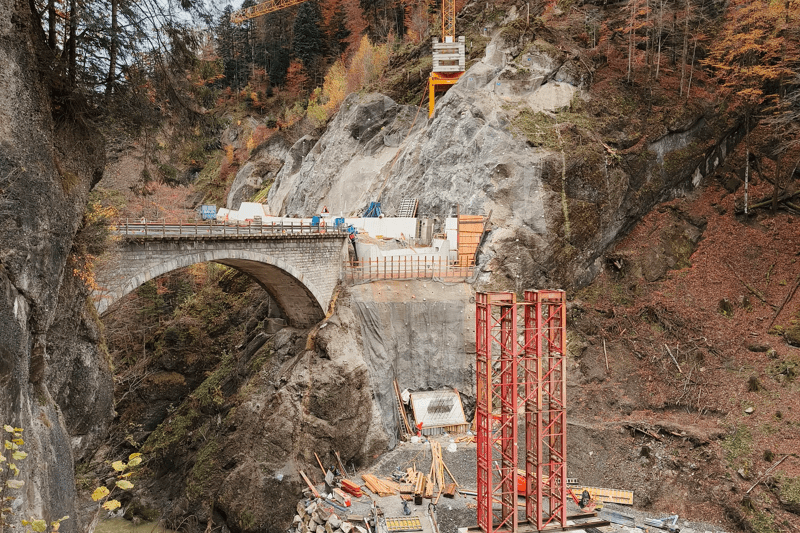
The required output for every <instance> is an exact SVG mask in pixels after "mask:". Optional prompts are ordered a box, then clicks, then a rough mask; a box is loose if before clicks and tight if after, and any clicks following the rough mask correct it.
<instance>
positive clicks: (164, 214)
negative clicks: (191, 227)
mask: <svg viewBox="0 0 800 533" xmlns="http://www.w3.org/2000/svg"><path fill="white" fill-rule="evenodd" d="M143 189H144V190H143V191H142V192H143V194H141V195H138V196H135V197H134V198H132V199H131V200H129V201H128V203H127V205H126V206H125V209H124V211H123V213H122V214H121V216H122V217H125V218H133V219H139V218H141V217H145V218H147V219H148V220H159V219H168V220H186V219H188V218H191V217H194V216H196V214H197V213H195V211H194V210H193V209H192V208H191V201H190V196H191V194H192V189H191V188H190V187H187V186H183V185H179V186H176V187H173V186H170V185H166V184H164V183H159V182H155V181H152V182H150V183H148V184H147V185H146V186H145V187H144V188H143Z"/></svg>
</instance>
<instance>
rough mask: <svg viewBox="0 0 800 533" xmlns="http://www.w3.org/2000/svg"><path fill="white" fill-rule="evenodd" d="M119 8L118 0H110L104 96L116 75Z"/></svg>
mask: <svg viewBox="0 0 800 533" xmlns="http://www.w3.org/2000/svg"><path fill="white" fill-rule="evenodd" d="M118 10H119V0H111V45H110V50H109V51H108V77H107V78H106V96H109V95H111V91H112V90H113V88H114V81H115V80H116V76H117V30H118V27H119V26H118V23H117V11H118Z"/></svg>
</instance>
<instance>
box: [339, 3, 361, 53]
mask: <svg viewBox="0 0 800 533" xmlns="http://www.w3.org/2000/svg"><path fill="white" fill-rule="evenodd" d="M342 4H343V5H344V9H345V13H347V29H348V30H350V36H349V37H348V38H347V52H345V54H347V53H349V52H350V50H352V49H353V48H355V47H357V46H358V43H359V42H360V41H361V37H362V36H363V35H364V33H365V32H366V31H367V21H366V19H365V18H364V12H363V11H362V10H361V6H360V4H359V0H342Z"/></svg>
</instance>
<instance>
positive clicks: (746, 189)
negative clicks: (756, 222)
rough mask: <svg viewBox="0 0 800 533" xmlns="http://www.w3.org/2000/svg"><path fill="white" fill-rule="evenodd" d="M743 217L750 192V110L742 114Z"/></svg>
mask: <svg viewBox="0 0 800 533" xmlns="http://www.w3.org/2000/svg"><path fill="white" fill-rule="evenodd" d="M744 128H745V130H744V148H745V150H744V151H745V158H744V216H747V214H748V213H747V201H748V198H747V194H748V193H749V192H750V191H749V189H750V110H749V109H748V110H747V111H745V113H744Z"/></svg>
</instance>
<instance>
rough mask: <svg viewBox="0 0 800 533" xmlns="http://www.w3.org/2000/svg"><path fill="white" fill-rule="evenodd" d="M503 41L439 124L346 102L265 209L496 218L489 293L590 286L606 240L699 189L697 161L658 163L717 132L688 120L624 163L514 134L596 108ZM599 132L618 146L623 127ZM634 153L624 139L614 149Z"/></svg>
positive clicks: (542, 63) (488, 249) (574, 80)
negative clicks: (403, 206)
mask: <svg viewBox="0 0 800 533" xmlns="http://www.w3.org/2000/svg"><path fill="white" fill-rule="evenodd" d="M507 40H508V39H507V38H506V37H503V35H502V32H498V33H497V34H496V35H495V37H494V38H493V39H492V41H491V42H490V44H489V45H488V46H487V48H486V54H485V57H484V58H483V60H481V61H480V62H478V63H477V64H475V65H474V66H472V67H471V68H470V69H468V71H467V72H466V73H465V74H464V75H463V76H462V78H461V79H460V81H459V82H458V83H457V84H456V85H455V86H453V87H452V88H451V89H450V90H449V91H448V92H447V93H446V94H445V95H444V96H442V97H440V98H439V100H438V102H437V106H436V111H435V114H434V116H433V117H432V118H431V119H428V118H427V116H426V113H425V110H421V111H420V113H419V114H417V112H416V110H415V109H413V108H409V107H404V106H400V105H397V104H396V103H395V102H394V101H392V100H391V99H389V98H387V97H385V96H382V95H378V94H370V95H366V96H360V95H355V94H353V95H350V96H349V97H348V98H347V99H346V100H345V102H344V104H343V105H342V108H341V110H340V112H339V114H338V115H337V116H336V117H334V119H333V120H332V121H331V123H330V125H329V127H328V129H327V131H326V132H325V134H324V135H322V137H321V138H320V139H319V140H318V141H317V143H316V144H315V145H314V147H313V148H311V150H310V151H308V153H307V155H305V156H304V157H303V158H302V161H301V163H300V164H297V163H296V162H295V163H294V164H291V165H290V164H288V163H287V164H286V165H285V166H284V167H283V169H282V170H281V171H280V172H279V173H278V176H277V179H276V183H275V185H274V186H273V188H272V189H271V190H270V194H269V206H270V210H271V211H272V212H273V213H275V214H286V215H295V214H297V215H308V214H309V213H313V212H315V211H317V210H318V209H319V208H320V207H321V206H322V205H327V206H328V208H329V209H330V211H331V213H333V214H335V215H338V214H340V213H342V214H351V213H354V212H360V211H361V210H363V208H364V207H366V205H367V204H368V203H369V202H370V201H376V200H380V201H381V202H382V206H381V207H382V210H383V212H384V213H386V214H387V215H389V216H391V215H393V214H394V212H395V211H396V209H397V208H398V207H399V205H400V203H401V201H402V199H403V198H406V197H412V198H417V199H418V200H419V211H418V212H419V213H420V214H431V215H438V216H439V217H443V216H447V215H448V213H453V212H454V211H455V210H454V206H455V205H456V204H458V205H459V206H460V209H461V212H462V213H466V214H489V213H490V212H491V213H492V217H491V219H492V223H493V228H494V230H493V231H492V232H491V234H490V236H489V239H488V240H487V244H486V245H485V246H484V249H483V254H482V258H481V260H480V265H481V272H482V275H481V276H480V277H479V279H478V280H479V284H480V285H481V286H483V287H485V288H492V289H512V290H521V289H523V288H526V287H542V286H549V285H558V286H562V287H573V286H580V285H583V284H585V283H587V282H589V281H590V280H591V279H593V277H594V276H595V275H596V273H597V272H598V270H599V268H600V266H601V260H600V257H601V254H602V253H603V252H604V250H605V249H606V248H607V246H608V245H609V243H611V242H612V241H613V240H614V239H615V238H616V237H617V236H618V235H619V234H620V233H621V232H622V231H624V230H626V229H627V228H628V227H629V226H630V224H631V223H632V222H633V221H634V220H636V219H638V218H639V217H640V216H641V215H642V214H643V213H645V212H647V211H648V210H649V209H650V208H651V207H652V206H653V205H654V204H655V203H656V202H657V201H659V200H663V199H666V198H668V197H670V196H671V195H674V194H676V193H678V192H679V191H681V190H684V189H687V188H691V187H692V186H693V183H692V178H693V175H696V172H695V167H696V165H697V164H699V163H700V162H701V161H702V154H699V156H698V157H687V158H686V160H685V161H684V163H686V164H682V165H678V164H673V165H672V166H671V167H670V168H667V167H669V165H661V164H660V162H663V161H664V158H665V157H666V158H667V159H670V156H671V155H674V154H675V153H676V152H680V151H681V150H683V149H685V148H686V147H687V146H688V145H689V144H690V143H692V142H694V141H696V140H697V139H698V138H708V137H709V131H710V128H709V127H707V125H706V123H705V122H704V121H700V122H698V120H699V119H697V118H696V119H695V120H689V121H688V123H687V125H686V126H685V128H683V129H681V128H680V127H677V126H676V128H674V129H673V130H669V131H665V133H664V138H663V141H662V142H659V141H654V142H653V143H652V145H651V146H652V149H651V150H648V149H647V148H646V147H645V148H642V149H641V150H638V149H637V151H636V152H635V153H631V154H630V155H628V154H626V155H623V156H620V155H619V154H618V153H617V152H616V151H615V149H613V148H610V147H608V146H607V145H606V149H604V148H603V144H602V143H601V142H598V141H597V138H595V139H592V138H588V139H585V140H579V142H578V145H577V146H573V145H570V144H568V143H561V144H559V141H558V140H557V139H555V140H554V138H555V137H556V132H555V131H551V132H550V136H551V137H552V138H550V139H548V140H547V142H543V143H532V142H531V141H530V138H529V136H526V134H525V133H527V132H523V131H522V130H523V129H524V128H521V127H520V126H519V124H520V120H521V117H523V118H524V117H525V115H524V114H523V113H528V115H527V116H528V117H533V118H537V117H543V118H544V119H545V120H552V117H557V114H555V112H556V111H564V110H569V109H571V108H572V107H573V106H577V105H580V103H581V102H583V101H584V100H586V99H590V98H592V92H591V91H590V90H589V87H588V84H586V80H587V79H589V77H590V76H589V73H588V72H587V71H586V70H585V68H584V67H583V66H582V64H581V63H580V62H579V61H578V60H577V59H575V58H573V57H571V56H569V55H568V54H566V53H565V52H562V51H559V50H557V49H556V48H555V47H553V46H552V45H547V43H543V42H541V41H533V42H523V41H519V42H518V41H513V42H506V41H507ZM523 45H524V46H523ZM521 109H524V110H525V111H524V112H523V113H521V112H520V110H521ZM537 113H538V115H537ZM547 117H550V118H547ZM697 124H700V126H697ZM569 129H570V128H569V127H567V128H565V129H564V131H563V132H560V133H561V134H563V135H564V136H565V137H566V136H568V135H569V134H570V131H568V130H569ZM572 129H573V130H574V129H575V128H574V126H572ZM603 135H605V136H606V138H611V137H613V136H614V128H613V127H612V128H610V131H608V132H603ZM619 135H623V134H622V133H620V134H619ZM619 135H618V136H619ZM623 136H624V135H623ZM543 137H547V135H543ZM575 137H576V138H577V137H579V135H575ZM594 137H598V135H594ZM307 141H308V140H307V139H305V140H304V141H303V142H304V143H306V144H307ZM609 142H612V141H609ZM636 142H637V141H636V139H634V140H632V141H631V140H630V139H627V138H625V139H621V140H620V141H619V144H618V146H620V147H622V148H628V147H631V146H633V145H634V144H636ZM559 146H560V147H559ZM291 152H292V153H294V152H298V153H302V151H301V150H299V148H293V149H292V151H291ZM695 181H696V182H697V181H699V180H695ZM697 184H698V183H694V185H695V186H696V185H697Z"/></svg>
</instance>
